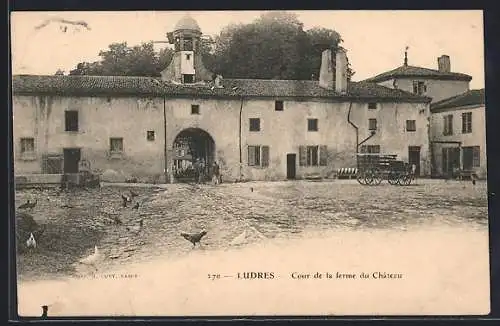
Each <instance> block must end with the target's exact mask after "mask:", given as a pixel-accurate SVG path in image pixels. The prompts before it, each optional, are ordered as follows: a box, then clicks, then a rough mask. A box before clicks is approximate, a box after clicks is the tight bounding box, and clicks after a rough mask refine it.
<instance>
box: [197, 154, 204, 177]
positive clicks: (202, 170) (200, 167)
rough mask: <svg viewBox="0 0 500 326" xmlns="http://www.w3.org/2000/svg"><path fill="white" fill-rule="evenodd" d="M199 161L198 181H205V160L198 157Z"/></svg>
mask: <svg viewBox="0 0 500 326" xmlns="http://www.w3.org/2000/svg"><path fill="white" fill-rule="evenodd" d="M197 162H198V172H197V175H198V183H203V180H204V178H205V162H204V161H203V159H202V160H200V159H197Z"/></svg>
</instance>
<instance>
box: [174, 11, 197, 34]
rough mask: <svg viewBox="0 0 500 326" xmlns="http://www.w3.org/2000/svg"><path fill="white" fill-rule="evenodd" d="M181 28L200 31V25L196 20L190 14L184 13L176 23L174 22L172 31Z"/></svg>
mask: <svg viewBox="0 0 500 326" xmlns="http://www.w3.org/2000/svg"><path fill="white" fill-rule="evenodd" d="M181 30H189V31H196V32H200V33H201V29H200V26H199V25H198V22H197V21H196V20H195V19H194V18H193V17H191V16H189V15H186V16H184V17H182V18H181V19H180V20H179V21H178V22H177V24H175V27H174V32H176V31H181Z"/></svg>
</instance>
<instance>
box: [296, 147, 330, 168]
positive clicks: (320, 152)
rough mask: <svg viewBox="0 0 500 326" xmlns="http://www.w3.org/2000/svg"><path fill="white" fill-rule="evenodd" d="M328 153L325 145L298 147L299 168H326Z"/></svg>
mask: <svg viewBox="0 0 500 326" xmlns="http://www.w3.org/2000/svg"><path fill="white" fill-rule="evenodd" d="M327 163H328V151H327V146H326V145H320V146H318V145H314V146H311V145H309V146H299V165H300V166H326V165H327Z"/></svg>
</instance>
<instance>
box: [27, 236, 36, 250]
mask: <svg viewBox="0 0 500 326" xmlns="http://www.w3.org/2000/svg"><path fill="white" fill-rule="evenodd" d="M26 247H28V248H36V240H35V236H34V235H33V233H30V237H29V238H28V240H27V241H26Z"/></svg>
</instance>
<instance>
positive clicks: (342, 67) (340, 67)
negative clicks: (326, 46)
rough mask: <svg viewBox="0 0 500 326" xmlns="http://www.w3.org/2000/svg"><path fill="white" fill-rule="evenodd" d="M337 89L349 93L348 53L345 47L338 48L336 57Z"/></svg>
mask: <svg viewBox="0 0 500 326" xmlns="http://www.w3.org/2000/svg"><path fill="white" fill-rule="evenodd" d="M335 66H336V67H335V91H336V92H337V93H340V94H345V93H347V54H346V51H345V50H344V49H343V48H338V49H337V53H336V59H335Z"/></svg>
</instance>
